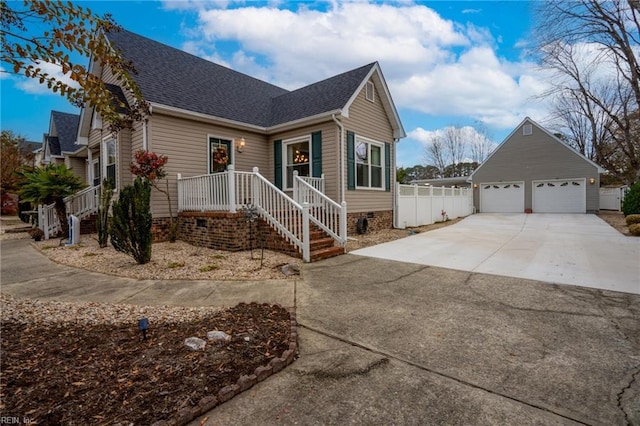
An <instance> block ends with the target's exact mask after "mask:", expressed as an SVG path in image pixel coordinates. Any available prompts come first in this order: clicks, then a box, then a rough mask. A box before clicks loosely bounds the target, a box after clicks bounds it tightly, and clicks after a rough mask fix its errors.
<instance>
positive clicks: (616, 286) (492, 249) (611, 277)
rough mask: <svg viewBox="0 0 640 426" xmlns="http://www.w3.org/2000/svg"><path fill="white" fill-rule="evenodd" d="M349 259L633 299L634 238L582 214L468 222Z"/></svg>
mask: <svg viewBox="0 0 640 426" xmlns="http://www.w3.org/2000/svg"><path fill="white" fill-rule="evenodd" d="M352 253H353V254H355V255H360V256H369V257H376V258H382V259H390V260H398V261H403V262H410V263H417V264H420V265H431V266H439V267H443V268H451V269H458V270H462V271H471V272H479V273H485V274H495V275H503V276H508V277H517V278H527V279H532V280H538V281H544V282H549V283H557V284H573V285H579V286H584V287H592V288H599V289H605V290H614V291H622V292H627V293H634V294H640V238H632V237H625V236H624V235H622V234H620V233H619V232H617V231H616V230H615V229H613V228H612V227H611V226H609V225H608V224H607V223H605V222H604V221H603V220H601V219H600V218H599V217H597V216H596V215H590V214H492V213H484V214H476V215H472V216H469V217H467V218H465V219H464V220H462V221H460V222H459V223H457V224H455V225H452V226H448V227H445V228H441V229H437V230H435V231H430V232H425V233H421V234H417V235H414V236H411V237H408V238H403V239H400V240H396V241H392V242H389V243H385V244H379V245H377V246H374V247H368V248H364V249H360V250H356V251H354V252H352Z"/></svg>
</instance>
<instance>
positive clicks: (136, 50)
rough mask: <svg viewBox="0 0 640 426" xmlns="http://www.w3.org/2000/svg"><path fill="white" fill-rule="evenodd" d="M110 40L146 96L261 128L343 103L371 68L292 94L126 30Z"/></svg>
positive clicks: (307, 87) (113, 34)
mask: <svg viewBox="0 0 640 426" xmlns="http://www.w3.org/2000/svg"><path fill="white" fill-rule="evenodd" d="M108 38H109V41H111V42H112V44H113V45H114V46H115V47H116V48H117V49H119V50H120V51H121V52H122V55H123V56H124V58H126V59H128V60H130V61H132V62H133V65H134V67H135V69H136V71H137V74H135V75H134V79H135V80H136V83H137V84H138V86H139V87H140V90H141V91H142V95H143V97H144V98H145V100H147V101H149V102H155V103H159V104H162V105H167V106H172V107H176V108H181V109H185V110H188V111H193V112H198V113H202V114H207V115H212V116H215V117H220V118H224V119H228V120H233V121H238V122H242V123H247V124H252V125H256V126H260V127H270V126H274V125H277V124H283V123H287V122H289V121H293V120H297V119H301V118H304V117H309V116H313V115H317V114H321V113H323V112H329V111H333V110H336V109H339V108H342V107H344V106H345V105H346V103H347V101H348V100H349V99H350V98H351V95H353V93H354V91H355V89H356V88H357V87H358V86H359V84H360V83H361V82H362V79H363V78H364V77H365V76H366V74H367V73H368V72H369V70H370V69H371V67H372V66H373V64H369V65H366V66H364V67H360V68H358V69H355V70H353V71H349V72H346V73H343V74H340V75H338V76H335V77H332V78H329V79H326V80H323V81H321V82H318V83H315V84H312V85H309V86H306V87H303V88H301V89H298V90H295V91H292V92H289V91H288V90H286V89H283V88H280V87H277V86H274V85H272V84H270V83H267V82H264V81H261V80H258V79H256V78H253V77H251V76H248V75H245V74H242V73H240V72H238V71H234V70H232V69H229V68H226V67H224V66H221V65H218V64H215V63H213V62H209V61H207V60H205V59H202V58H199V57H197V56H194V55H191V54H189V53H186V52H183V51H181V50H178V49H175V48H173V47H170V46H167V45H164V44H162V43H159V42H157V41H154V40H151V39H148V38H146V37H142V36H140V35H137V34H134V33H132V32H129V31H126V30H121V31H118V32H113V33H109V34H108Z"/></svg>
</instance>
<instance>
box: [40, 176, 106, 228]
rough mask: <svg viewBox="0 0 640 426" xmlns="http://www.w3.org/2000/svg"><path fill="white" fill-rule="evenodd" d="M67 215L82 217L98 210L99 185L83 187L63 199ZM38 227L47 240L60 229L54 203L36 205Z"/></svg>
mask: <svg viewBox="0 0 640 426" xmlns="http://www.w3.org/2000/svg"><path fill="white" fill-rule="evenodd" d="M64 203H65V205H66V208H67V216H68V215H74V216H77V217H78V219H84V218H85V217H87V216H90V215H92V214H93V213H96V212H97V211H98V204H99V203H100V185H98V186H92V187H89V188H85V189H83V190H82V191H79V192H76V193H75V194H73V195H70V196H69V197H66V198H65V199H64ZM38 227H39V228H40V229H42V231H43V232H44V239H45V240H48V239H49V238H50V237H51V236H53V235H56V234H57V233H59V232H60V231H61V230H62V226H60V221H59V220H58V215H57V214H56V210H55V203H52V204H48V205H41V206H38Z"/></svg>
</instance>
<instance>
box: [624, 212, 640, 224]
mask: <svg viewBox="0 0 640 426" xmlns="http://www.w3.org/2000/svg"><path fill="white" fill-rule="evenodd" d="M624 220H625V221H626V222H627V225H633V224H634V223H640V214H630V215H629V216H627V217H625V218H624Z"/></svg>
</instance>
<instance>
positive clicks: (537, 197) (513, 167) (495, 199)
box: [469, 117, 604, 213]
mask: <svg viewBox="0 0 640 426" xmlns="http://www.w3.org/2000/svg"><path fill="white" fill-rule="evenodd" d="M600 173H604V170H603V169H602V168H601V167H600V166H598V165H597V164H595V163H594V162H593V161H591V160H589V159H588V158H586V157H584V156H583V155H582V154H580V153H578V152H577V151H575V150H574V149H572V148H571V147H569V146H567V145H566V144H564V143H562V142H561V141H560V140H559V139H558V138H556V137H555V136H554V135H552V134H551V133H549V132H548V131H547V130H545V129H544V128H543V127H542V126H540V125H538V124H537V123H535V122H534V121H533V120H531V119H530V118H528V117H527V118H525V119H524V121H522V123H520V124H519V125H518V127H516V129H515V130H514V131H513V132H512V133H511V134H510V135H509V136H508V137H507V138H506V139H505V140H504V141H503V142H502V143H501V144H500V145H499V146H498V147H497V148H496V149H495V150H494V151H493V153H492V154H491V155H490V156H489V157H488V158H487V159H486V160H485V161H484V162H483V163H482V164H481V165H480V166H479V167H478V169H476V171H475V172H474V173H472V174H471V176H470V178H469V180H470V181H471V182H472V183H473V188H474V206H475V209H476V211H477V212H480V213H489V212H497V213H523V212H533V213H595V212H597V211H598V210H599V209H600V201H599V189H600Z"/></svg>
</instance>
